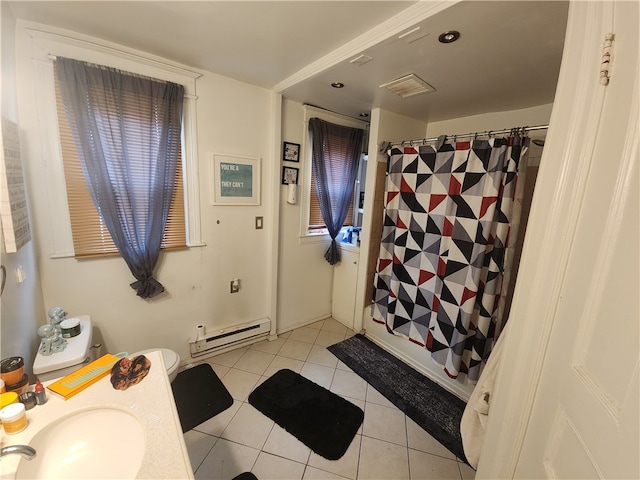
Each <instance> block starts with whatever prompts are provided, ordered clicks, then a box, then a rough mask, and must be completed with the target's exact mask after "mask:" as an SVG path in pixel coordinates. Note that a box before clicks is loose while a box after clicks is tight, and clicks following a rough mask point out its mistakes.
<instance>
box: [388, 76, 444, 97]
mask: <svg viewBox="0 0 640 480" xmlns="http://www.w3.org/2000/svg"><path fill="white" fill-rule="evenodd" d="M380 88H386V89H387V90H389V91H390V92H391V93H395V94H396V95H399V96H400V97H402V98H407V97H412V96H414V95H418V94H420V93H428V92H435V91H436V89H435V88H433V87H432V86H431V85H429V84H428V83H427V82H425V81H424V80H422V79H421V78H420V77H418V76H417V75H416V74H414V73H410V74H409V75H405V76H404V77H400V78H396V79H395V80H392V81H390V82H388V83H385V84H383V85H380Z"/></svg>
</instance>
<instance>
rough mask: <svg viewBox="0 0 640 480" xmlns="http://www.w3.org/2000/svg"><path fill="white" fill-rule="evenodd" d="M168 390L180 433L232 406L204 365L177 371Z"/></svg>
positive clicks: (226, 391) (217, 379)
mask: <svg viewBox="0 0 640 480" xmlns="http://www.w3.org/2000/svg"><path fill="white" fill-rule="evenodd" d="M171 388H172V390H173V398H174V399H175V401H176V408H177V410H178V417H180V425H181V426H182V432H183V433H184V432H187V431H189V430H191V429H192V428H193V427H196V426H198V425H200V424H201V423H202V422H205V421H207V420H209V419H210V418H211V417H214V416H216V415H217V414H219V413H220V412H223V411H225V410H226V409H227V408H229V407H230V406H231V405H233V397H231V394H230V393H229V391H228V390H227V389H226V388H225V386H224V384H223V383H222V381H221V380H220V379H219V378H218V376H217V375H216V372H214V371H213V368H211V365H209V364H208V363H203V364H200V365H197V366H195V367H193V368H189V369H187V370H184V371H183V372H180V373H179V374H178V375H177V376H176V379H175V380H174V381H173V383H172V384H171Z"/></svg>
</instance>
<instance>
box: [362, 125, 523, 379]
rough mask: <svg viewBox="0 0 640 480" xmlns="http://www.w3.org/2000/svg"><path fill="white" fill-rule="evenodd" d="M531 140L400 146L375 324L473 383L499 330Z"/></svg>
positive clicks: (389, 186) (393, 155) (391, 179)
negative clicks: (410, 343) (417, 347)
mask: <svg viewBox="0 0 640 480" xmlns="http://www.w3.org/2000/svg"><path fill="white" fill-rule="evenodd" d="M528 142H529V139H528V138H527V137H520V136H510V137H508V138H492V139H489V140H477V139H476V140H473V141H472V142H457V143H455V144H453V145H452V144H445V145H443V146H441V147H440V148H439V149H438V150H437V151H436V149H435V148H434V147H432V146H430V145H423V146H420V147H413V146H410V147H406V146H404V147H395V148H393V149H392V150H391V152H390V156H389V159H388V161H389V164H388V176H387V180H386V192H385V194H386V198H385V213H384V225H383V232H382V240H381V247H380V255H379V258H378V265H377V268H376V274H375V279H374V282H375V283H374V293H373V308H372V316H373V321H375V322H378V323H383V324H385V325H386V327H387V330H388V331H389V332H390V333H393V334H395V335H400V336H403V337H406V338H407V339H409V340H410V341H411V342H413V343H415V344H418V345H420V346H422V347H424V348H426V350H428V351H429V352H430V355H431V358H432V359H433V360H435V362H436V363H438V364H440V365H441V366H442V367H443V368H444V371H445V372H446V373H447V375H449V376H450V377H452V378H457V376H458V375H459V374H460V373H464V374H466V375H467V379H468V381H470V382H472V383H475V382H476V381H477V380H478V378H479V376H480V372H481V370H482V368H483V365H484V362H486V360H487V358H488V356H489V353H490V352H491V348H492V346H493V343H494V342H495V340H497V338H498V335H499V334H500V331H501V330H502V327H503V323H504V321H505V319H504V318H503V310H504V305H505V302H504V296H503V293H504V292H506V291H507V287H508V284H509V280H510V270H511V268H510V267H511V265H510V263H511V257H512V255H513V249H512V248H511V247H512V246H513V244H514V243H515V240H516V237H517V230H518V223H519V218H520V206H521V200H522V192H523V188H524V172H526V165H525V162H526V153H527V151H528V144H529V143H528Z"/></svg>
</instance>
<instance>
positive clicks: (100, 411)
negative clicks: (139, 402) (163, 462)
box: [16, 407, 145, 479]
mask: <svg viewBox="0 0 640 480" xmlns="http://www.w3.org/2000/svg"><path fill="white" fill-rule="evenodd" d="M29 445H30V446H31V447H33V448H35V450H36V457H35V458H34V459H33V460H26V459H22V460H20V464H19V465H18V471H17V473H16V479H34V478H38V479H41V478H42V479H45V478H60V479H72V478H77V479H80V478H82V479H90V478H105V479H106V478H109V479H115V478H134V477H135V476H136V474H137V473H138V470H139V469H140V466H141V464H142V457H143V455H144V450H145V437H144V430H143V428H142V424H141V423H140V422H139V421H138V419H137V418H136V417H134V416H133V415H132V414H130V413H129V412H127V411H126V410H120V409H117V408H111V407H100V408H92V409H89V410H80V411H78V412H75V413H74V414H72V415H68V416H65V417H62V418H60V419H59V420H56V421H54V422H53V423H51V424H50V425H47V426H46V427H44V428H43V429H42V430H41V431H40V432H38V433H37V434H36V435H35V436H34V437H33V440H32V441H31V442H29Z"/></svg>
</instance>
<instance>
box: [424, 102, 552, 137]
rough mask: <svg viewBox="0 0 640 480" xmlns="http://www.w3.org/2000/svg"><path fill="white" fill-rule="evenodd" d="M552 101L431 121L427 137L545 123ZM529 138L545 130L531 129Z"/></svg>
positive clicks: (549, 113) (537, 135)
mask: <svg viewBox="0 0 640 480" xmlns="http://www.w3.org/2000/svg"><path fill="white" fill-rule="evenodd" d="M552 107H553V103H548V104H546V105H538V106H536V107H529V108H523V109H520V110H508V111H505V112H490V113H484V114H482V115H473V116H470V117H462V118H454V119H452V120H444V121H442V122H432V123H430V124H429V125H428V126H427V137H428V138H431V137H437V136H438V135H453V134H456V133H461V134H462V133H474V132H484V131H487V130H503V129H505V128H513V127H534V126H538V125H547V124H548V123H549V118H550V117H551V108H552ZM529 136H530V137H531V138H544V137H545V136H546V131H544V130H543V131H532V132H530V133H529Z"/></svg>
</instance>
